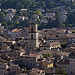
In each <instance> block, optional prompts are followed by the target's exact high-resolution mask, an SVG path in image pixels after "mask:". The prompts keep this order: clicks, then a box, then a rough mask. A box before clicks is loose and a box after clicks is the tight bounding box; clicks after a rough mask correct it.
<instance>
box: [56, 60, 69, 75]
mask: <svg viewBox="0 0 75 75" xmlns="http://www.w3.org/2000/svg"><path fill="white" fill-rule="evenodd" d="M69 64H70V60H63V59H62V60H60V61H59V62H57V67H58V68H59V69H61V68H64V69H65V71H66V73H67V74H69Z"/></svg>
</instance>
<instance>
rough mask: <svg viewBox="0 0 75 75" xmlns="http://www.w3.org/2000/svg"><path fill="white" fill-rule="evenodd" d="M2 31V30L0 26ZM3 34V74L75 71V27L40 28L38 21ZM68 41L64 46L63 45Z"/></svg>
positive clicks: (0, 38) (0, 40) (0, 35)
mask: <svg viewBox="0 0 75 75" xmlns="http://www.w3.org/2000/svg"><path fill="white" fill-rule="evenodd" d="M0 31H1V29H0ZM3 31H4V30H2V33H0V74H1V75H53V74H55V75H57V74H61V73H58V70H57V69H59V70H60V69H64V72H65V73H66V74H67V75H74V74H75V51H74V50H75V33H73V31H75V28H74V27H73V28H60V29H59V28H52V29H42V30H38V27H37V24H36V23H31V24H30V25H29V28H26V27H24V28H23V29H13V30H12V31H11V32H10V35H9V34H4V33H3ZM64 43H66V46H65V47H63V46H62V44H64Z"/></svg>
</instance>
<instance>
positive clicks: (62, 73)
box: [56, 68, 67, 75]
mask: <svg viewBox="0 0 75 75" xmlns="http://www.w3.org/2000/svg"><path fill="white" fill-rule="evenodd" d="M56 72H57V74H61V75H67V74H66V72H65V68H56Z"/></svg>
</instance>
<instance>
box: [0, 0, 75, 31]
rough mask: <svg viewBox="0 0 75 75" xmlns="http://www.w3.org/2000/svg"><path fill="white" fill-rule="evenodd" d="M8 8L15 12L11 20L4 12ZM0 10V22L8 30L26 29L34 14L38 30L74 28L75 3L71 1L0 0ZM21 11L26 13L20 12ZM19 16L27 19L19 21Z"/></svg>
mask: <svg viewBox="0 0 75 75" xmlns="http://www.w3.org/2000/svg"><path fill="white" fill-rule="evenodd" d="M10 8H12V9H16V12H14V16H13V18H11V20H10V19H8V20H7V16H8V15H9V13H8V12H7V11H6V10H7V9H10ZM0 9H1V11H0V22H1V23H2V25H3V26H5V28H7V29H10V30H12V29H14V28H23V27H25V26H26V27H28V25H29V23H30V22H31V16H32V15H34V14H36V15H37V16H39V18H38V19H37V21H36V22H37V23H38V25H39V29H43V28H53V27H74V26H75V1H72V0H69V1H68V0H67V1H65V0H0ZM21 9H27V11H24V12H21ZM63 11H64V12H63ZM65 12H67V13H66V14H65ZM48 13H50V14H49V16H50V17H48ZM54 14H55V15H54ZM20 16H21V17H22V16H24V17H28V19H26V20H22V21H19V19H18V18H19V17H20ZM42 21H43V22H42ZM44 21H45V22H44Z"/></svg>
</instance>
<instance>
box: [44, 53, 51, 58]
mask: <svg viewBox="0 0 75 75" xmlns="http://www.w3.org/2000/svg"><path fill="white" fill-rule="evenodd" d="M51 56H52V54H45V55H43V57H44V58H48V57H51Z"/></svg>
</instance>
